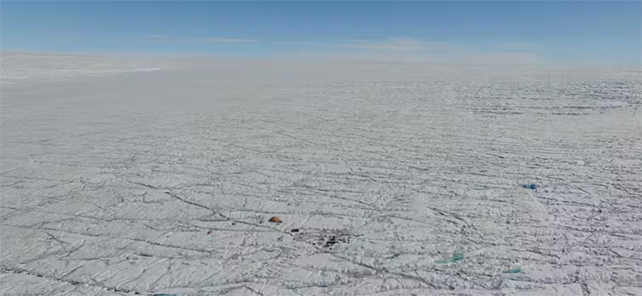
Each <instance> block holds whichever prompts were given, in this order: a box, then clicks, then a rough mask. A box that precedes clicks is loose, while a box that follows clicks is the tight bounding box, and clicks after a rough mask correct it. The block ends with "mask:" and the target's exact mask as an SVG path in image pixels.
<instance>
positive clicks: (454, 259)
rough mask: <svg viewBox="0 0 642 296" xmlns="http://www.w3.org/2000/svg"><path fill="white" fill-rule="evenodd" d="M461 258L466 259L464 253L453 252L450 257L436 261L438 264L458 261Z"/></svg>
mask: <svg viewBox="0 0 642 296" xmlns="http://www.w3.org/2000/svg"><path fill="white" fill-rule="evenodd" d="M461 260H464V254H461V253H455V254H453V256H452V257H450V258H448V259H442V260H437V261H435V263H437V264H446V263H452V262H457V261H461Z"/></svg>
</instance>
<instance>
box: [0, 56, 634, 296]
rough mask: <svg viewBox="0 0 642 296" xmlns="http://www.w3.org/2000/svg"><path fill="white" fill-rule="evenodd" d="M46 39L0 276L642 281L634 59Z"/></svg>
mask: <svg viewBox="0 0 642 296" xmlns="http://www.w3.org/2000/svg"><path fill="white" fill-rule="evenodd" d="M38 58H39V59H40V60H43V61H45V62H43V64H38V63H37V62H34V60H37V59H31V58H29V57H24V56H23V57H21V58H20V59H15V57H14V62H15V61H16V60H21V61H23V63H25V64H26V65H23V66H24V67H22V66H21V65H18V64H13V66H12V67H13V68H7V66H6V65H7V64H6V60H5V56H4V55H3V57H2V60H3V64H2V66H3V67H2V69H1V71H2V77H3V79H2V84H1V85H0V87H2V90H1V108H2V109H1V110H2V114H1V115H2V116H1V120H2V121H1V133H0V137H1V138H0V140H1V142H0V143H1V154H0V157H1V183H0V185H1V186H2V203H1V206H0V209H1V213H2V215H1V217H2V218H1V220H0V221H1V223H0V227H1V231H2V232H1V238H2V241H1V253H2V259H1V260H2V262H1V264H0V272H1V274H0V293H4V294H6V295H20V294H19V293H33V294H35V295H125V294H133V293H140V294H147V293H176V294H180V295H189V294H198V295H584V296H588V295H642V189H641V188H642V179H641V176H642V163H641V162H642V160H641V151H640V147H641V144H642V140H641V136H642V135H641V131H642V125H641V115H642V113H641V112H642V111H641V110H640V105H641V103H642V83H641V81H640V73H639V72H631V71H628V72H626V71H620V72H618V71H615V70H609V71H602V72H600V71H598V70H596V71H593V72H590V73H589V72H587V71H584V70H577V71H575V72H573V73H571V72H570V70H564V71H561V70H559V69H558V70H557V71H553V70H550V69H549V70H543V69H511V68H510V67H508V68H507V67H504V68H501V71H496V70H497V69H499V68H493V67H486V68H484V67H481V66H476V67H472V66H471V67H465V66H461V65H460V66H459V68H457V69H451V68H448V67H447V66H445V65H441V66H434V67H433V66H429V65H410V64H376V63H371V64H368V63H355V64H346V63H335V64H333V63H318V64H314V63H307V64H306V63H303V62H296V63H295V62H291V63H285V62H284V63H278V62H261V61H245V62H242V61H221V60H200V61H196V62H193V61H192V62H190V61H183V64H182V65H181V66H176V65H178V63H177V62H176V61H173V62H168V63H166V64H163V63H160V64H159V65H154V64H153V63H149V62H145V63H135V62H132V61H131V60H127V61H118V60H117V59H114V60H107V61H108V62H106V63H107V64H105V62H102V61H101V62H99V63H94V62H91V61H90V60H91V59H90V58H83V57H78V56H68V57H67V58H66V60H65V59H64V58H63V57H62V56H54V57H51V58H46V57H45V58H43V57H38ZM78 59H80V60H81V62H78ZM53 60H55V61H56V63H58V64H62V65H63V66H62V68H65V67H66V66H64V65H82V66H78V67H76V68H74V69H76V70H74V71H75V72H74V71H70V72H74V75H68V76H66V79H65V80H60V79H55V80H52V79H44V78H43V77H49V78H50V77H54V76H56V75H58V74H52V73H60V71H58V67H59V66H57V65H58V64H56V66H53V70H52V69H51V66H50V64H47V63H50V61H53ZM168 64H171V65H173V66H172V67H169V68H168V67H166V65H168ZM26 68H28V69H30V70H24V69H26ZM47 68H50V69H49V70H45V69H47ZM67 68H69V67H67ZM152 68H160V69H161V70H159V71H146V72H140V71H132V72H124V71H120V72H118V73H117V75H113V74H114V73H111V74H109V75H107V74H105V73H106V72H101V73H102V74H105V75H99V76H94V75H91V76H90V75H86V74H95V73H96V72H97V71H98V70H96V69H111V70H113V69H119V70H127V69H138V70H140V69H152ZM8 69H14V70H15V69H21V70H20V71H22V72H20V71H18V72H19V73H18V74H16V73H14V72H11V71H8ZM98 72H99V71H98ZM25 73H26V74H25ZM21 76H26V77H30V78H33V79H24V80H23V81H21V82H20V83H15V80H16V79H15V78H16V77H21ZM6 77H9V78H12V79H9V78H6ZM56 77H58V76H56ZM531 183H535V184H537V185H539V187H538V188H537V189H535V190H530V189H524V188H522V185H524V184H531ZM272 216H276V217H279V218H280V219H281V220H282V221H283V223H279V224H277V223H271V222H268V219H269V218H270V217H272ZM295 229H296V230H298V232H293V230H295ZM296 230H295V231H296ZM328 242H330V243H328ZM332 242H336V243H334V244H333V243H332ZM454 254H463V259H462V260H455V262H452V263H446V264H440V263H438V261H439V260H442V259H448V258H451V257H452V256H453V255H454ZM516 268H519V270H520V271H519V272H517V273H505V272H506V271H508V270H510V269H516ZM4 294H3V295H4Z"/></svg>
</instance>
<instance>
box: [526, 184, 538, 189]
mask: <svg viewBox="0 0 642 296" xmlns="http://www.w3.org/2000/svg"><path fill="white" fill-rule="evenodd" d="M522 187H524V188H526V189H533V190H535V189H537V185H535V184H530V185H522Z"/></svg>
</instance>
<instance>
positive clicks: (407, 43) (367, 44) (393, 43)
mask: <svg viewBox="0 0 642 296" xmlns="http://www.w3.org/2000/svg"><path fill="white" fill-rule="evenodd" d="M331 47H336V48H354V49H366V50H448V49H453V45H452V44H450V43H445V42H425V41H422V40H418V39H413V38H405V37H403V38H390V39H388V40H385V41H380V42H373V41H358V42H351V43H345V44H337V45H333V46H331Z"/></svg>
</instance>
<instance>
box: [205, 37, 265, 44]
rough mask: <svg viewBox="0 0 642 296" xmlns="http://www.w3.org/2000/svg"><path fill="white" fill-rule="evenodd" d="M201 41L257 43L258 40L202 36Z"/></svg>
mask: <svg viewBox="0 0 642 296" xmlns="http://www.w3.org/2000/svg"><path fill="white" fill-rule="evenodd" d="M198 41H200V42H205V43H256V42H258V41H257V40H250V39H242V38H201V39H198Z"/></svg>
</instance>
